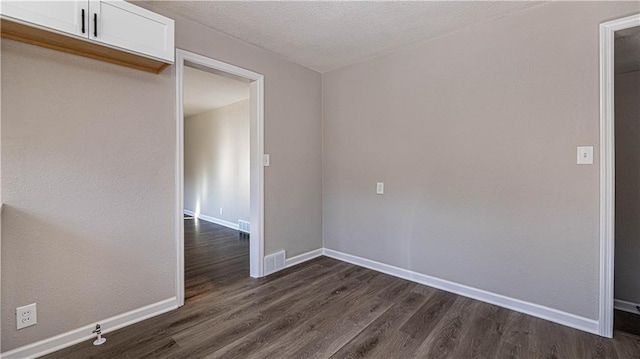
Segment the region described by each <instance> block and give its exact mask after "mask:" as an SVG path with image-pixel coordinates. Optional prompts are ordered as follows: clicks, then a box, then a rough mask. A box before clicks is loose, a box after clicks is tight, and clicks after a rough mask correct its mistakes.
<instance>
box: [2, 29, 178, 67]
mask: <svg viewBox="0 0 640 359" xmlns="http://www.w3.org/2000/svg"><path fill="white" fill-rule="evenodd" d="M0 33H1V35H2V37H3V38H7V39H12V40H16V41H21V42H26V43H28V44H32V45H37V46H42V47H46V48H49V49H53V50H58V51H64V52H68V53H70V54H74V55H79V56H84V57H89V58H92V59H95V60H100V61H105V62H109V63H112V64H116V65H120V66H126V67H130V68H133V69H137V70H141V71H146V72H151V73H155V74H158V73H160V72H162V71H163V70H164V69H165V68H167V67H168V66H169V65H171V64H170V63H167V62H164V61H161V60H156V59H151V58H148V57H144V56H141V55H137V54H133V53H130V52H125V51H122V50H118V49H114V48H111V47H107V46H104V45H101V44H99V43H94V42H90V41H88V40H83V39H80V38H76V37H73V36H66V35H63V34H60V33H57V32H52V31H48V30H45V29H42V28H38V27H32V26H29V25H25V24H22V23H19V22H14V21H11V20H8V19H5V18H2V19H1V20H0Z"/></svg>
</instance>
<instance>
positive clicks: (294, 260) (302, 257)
mask: <svg viewBox="0 0 640 359" xmlns="http://www.w3.org/2000/svg"><path fill="white" fill-rule="evenodd" d="M322 254H323V248H318V249H315V250H312V251H309V252H307V253H302V254H299V255H297V256H295V257H291V258H287V259H286V261H285V265H284V266H285V268H289V267H293V266H294V265H296V264H300V263H302V262H306V261H308V260H311V259H313V258H317V257H320V256H321V255H322Z"/></svg>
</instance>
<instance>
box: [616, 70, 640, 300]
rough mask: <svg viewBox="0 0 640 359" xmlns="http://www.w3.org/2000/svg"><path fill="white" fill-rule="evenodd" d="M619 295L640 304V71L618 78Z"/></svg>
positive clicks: (617, 283)
mask: <svg viewBox="0 0 640 359" xmlns="http://www.w3.org/2000/svg"><path fill="white" fill-rule="evenodd" d="M615 101H616V103H615V111H616V113H615V115H616V120H615V121H616V123H615V126H616V208H615V213H616V239H615V242H616V243H615V248H616V253H615V298H616V299H620V300H624V301H628V302H632V303H640V146H638V144H639V143H640V71H636V72H630V73H625V74H618V75H616V77H615Z"/></svg>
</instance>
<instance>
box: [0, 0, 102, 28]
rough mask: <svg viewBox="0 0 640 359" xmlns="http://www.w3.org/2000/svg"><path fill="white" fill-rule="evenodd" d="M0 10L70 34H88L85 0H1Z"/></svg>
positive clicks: (86, 2)
mask: <svg viewBox="0 0 640 359" xmlns="http://www.w3.org/2000/svg"><path fill="white" fill-rule="evenodd" d="M0 12H1V13H2V15H3V16H7V17H10V18H13V19H17V20H20V21H24V22H27V23H30V24H35V25H38V26H42V27H46V28H49V29H53V30H57V31H60V32H64V33H66V34H70V35H76V36H81V37H87V36H88V34H89V27H88V24H89V23H88V17H89V2H88V1H87V0H81V1H78V0H76V1H2V2H1V3H0ZM83 20H84V21H83ZM83 30H84V33H83Z"/></svg>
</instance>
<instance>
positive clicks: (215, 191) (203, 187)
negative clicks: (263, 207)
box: [184, 85, 251, 224]
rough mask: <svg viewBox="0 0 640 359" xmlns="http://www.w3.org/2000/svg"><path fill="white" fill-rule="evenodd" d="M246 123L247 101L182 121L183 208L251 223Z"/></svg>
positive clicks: (210, 215) (247, 120)
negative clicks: (221, 211) (221, 210)
mask: <svg viewBox="0 0 640 359" xmlns="http://www.w3.org/2000/svg"><path fill="white" fill-rule="evenodd" d="M247 86H248V85H247ZM249 120H250V110H249V99H245V100H242V101H239V102H236V103H234V104H230V105H227V106H223V107H219V108H216V109H214V110H211V111H207V112H204V113H201V114H198V115H195V116H191V117H187V118H185V120H184V207H185V209H187V210H189V211H192V212H197V213H200V214H202V215H206V216H209V217H214V218H217V219H221V220H224V221H227V222H231V223H235V224H237V223H238V220H239V219H241V220H244V221H247V222H250V220H251V218H250V213H249V209H250V204H251V203H250V197H249V180H250V176H249V170H250V168H249V145H250V143H249V140H250V138H249V129H250V126H249V125H250V122H249ZM220 208H222V209H223V213H222V214H220Z"/></svg>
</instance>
